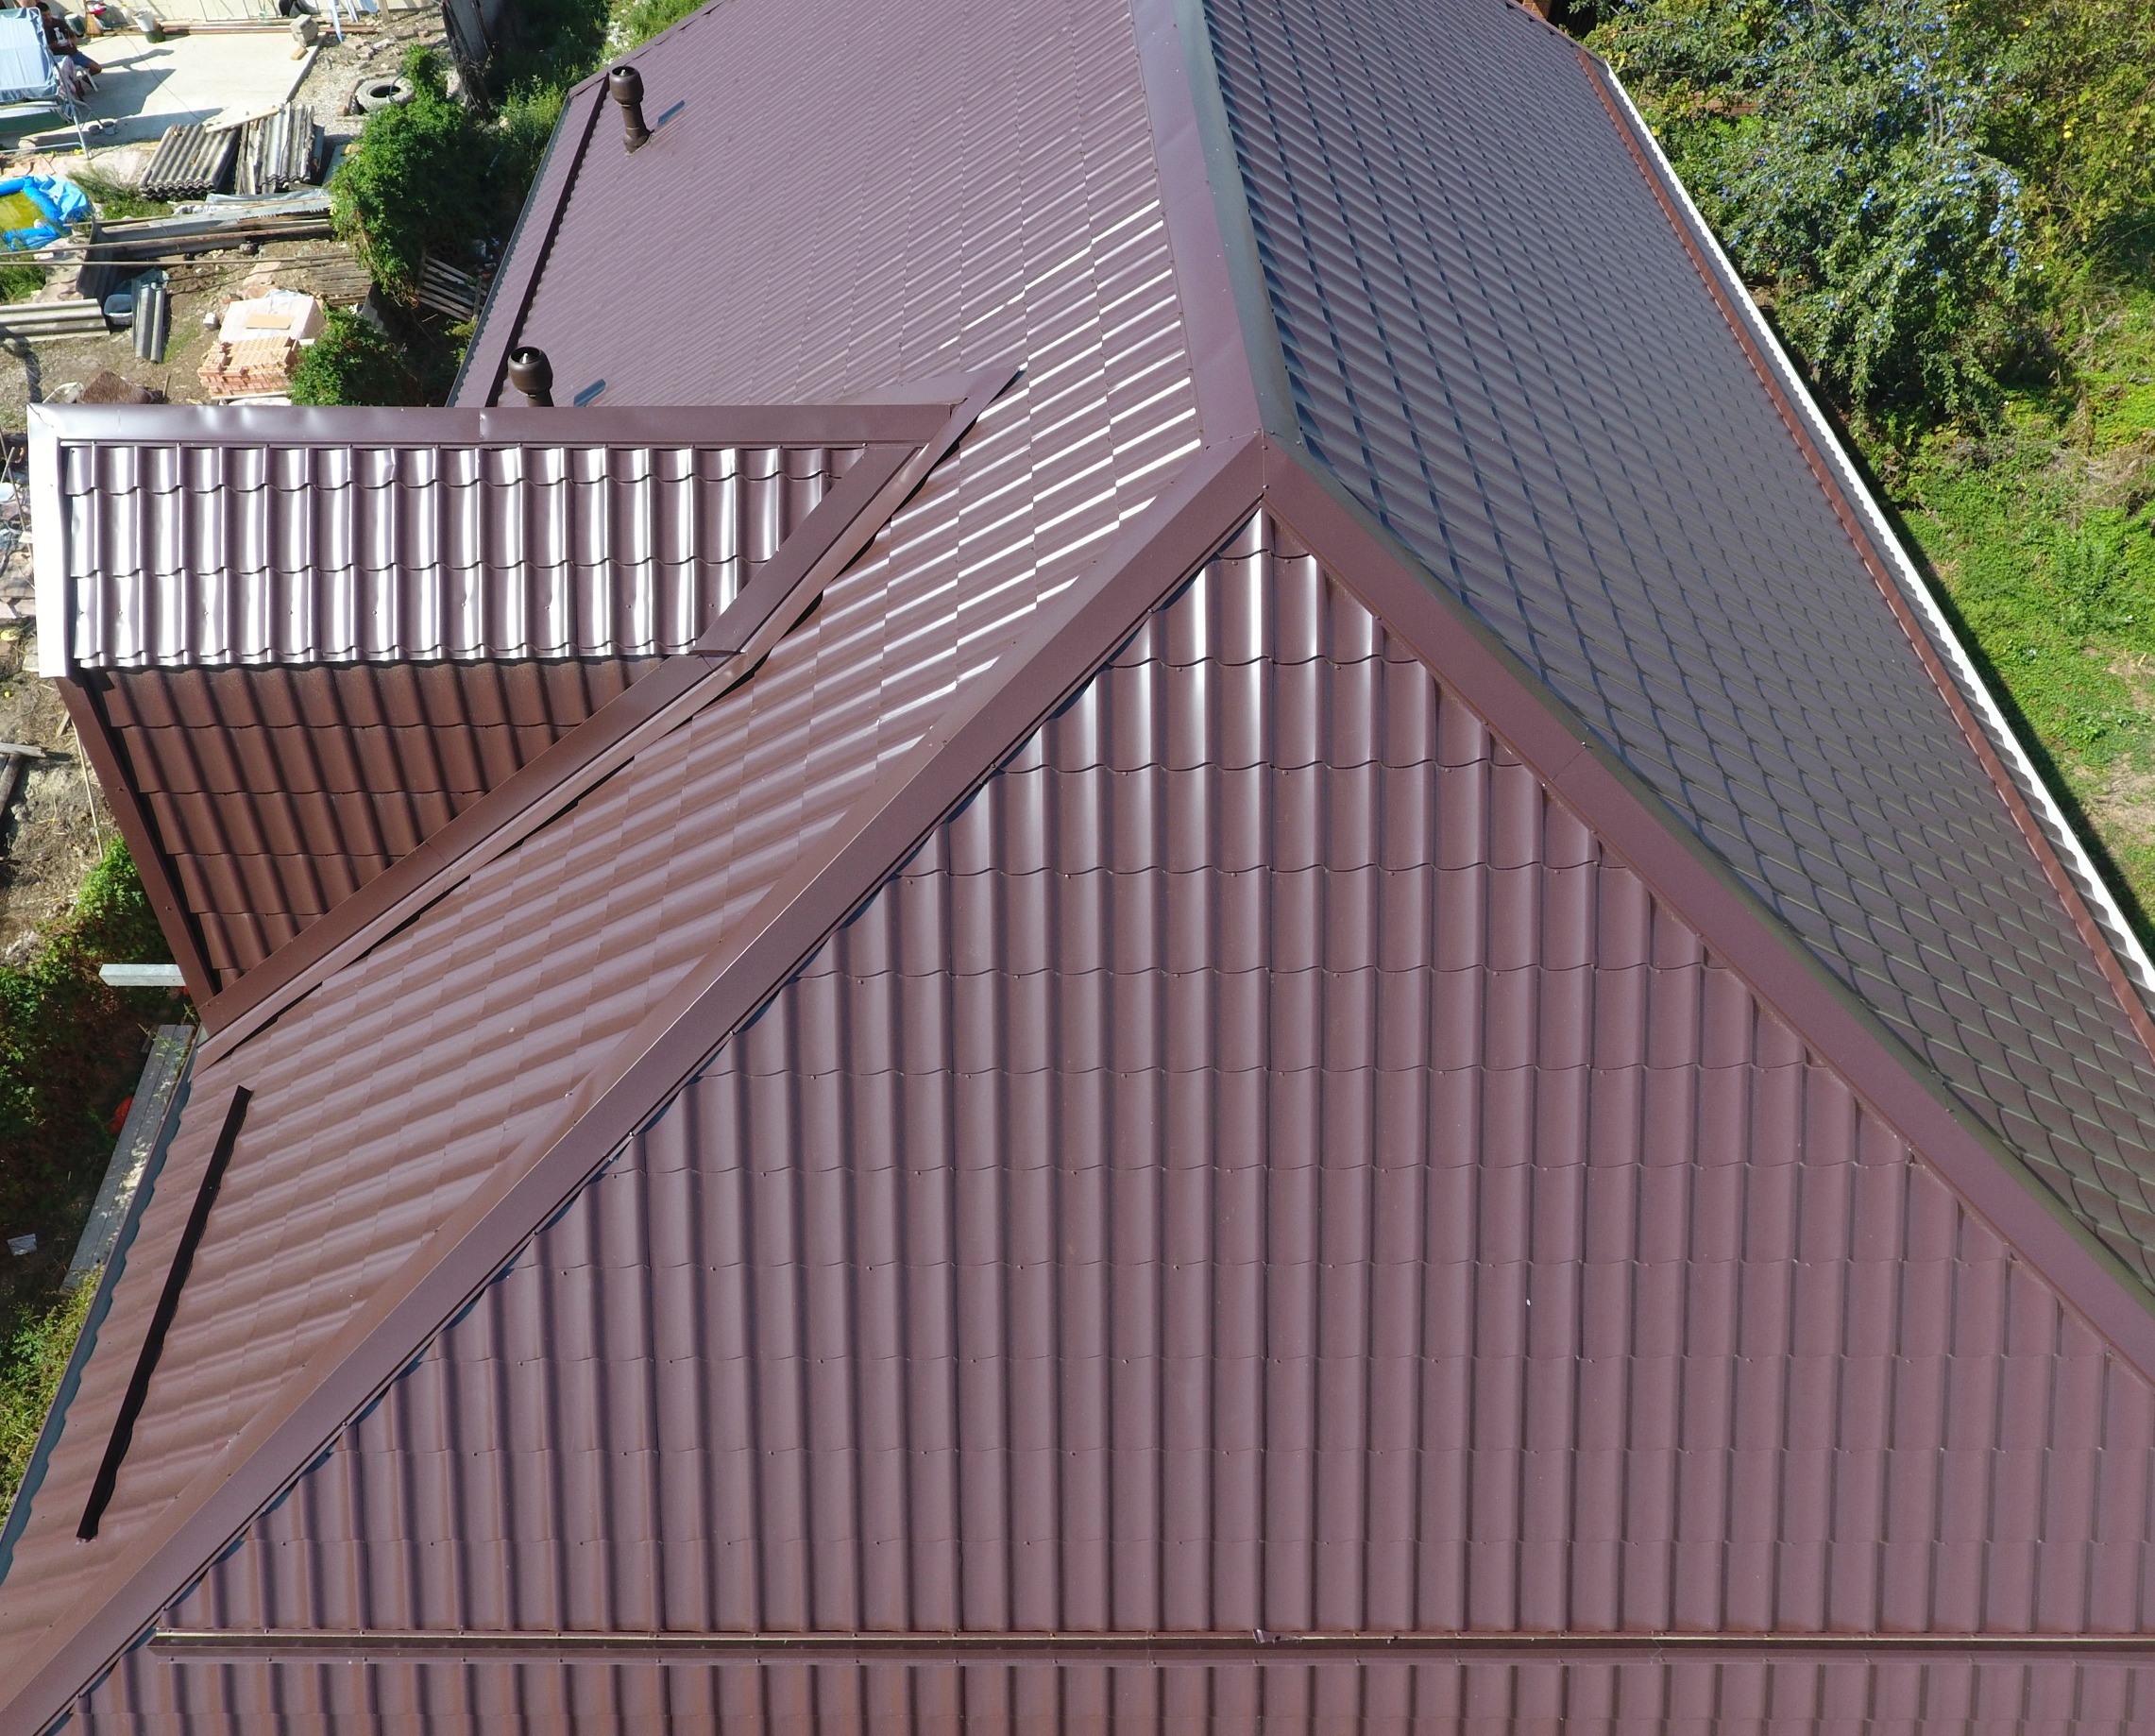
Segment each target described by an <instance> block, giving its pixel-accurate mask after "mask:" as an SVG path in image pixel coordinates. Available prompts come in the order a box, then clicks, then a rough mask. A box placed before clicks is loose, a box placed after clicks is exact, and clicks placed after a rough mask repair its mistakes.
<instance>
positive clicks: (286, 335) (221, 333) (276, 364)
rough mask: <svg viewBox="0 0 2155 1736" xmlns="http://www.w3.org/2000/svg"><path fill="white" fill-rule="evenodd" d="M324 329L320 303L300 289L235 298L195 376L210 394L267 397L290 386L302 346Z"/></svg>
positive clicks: (218, 396) (274, 290)
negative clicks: (301, 293) (302, 292)
mask: <svg viewBox="0 0 2155 1736" xmlns="http://www.w3.org/2000/svg"><path fill="white" fill-rule="evenodd" d="M321 329H322V304H321V303H320V302H319V301H317V300H315V299H314V297H312V296H304V295H300V294H299V293H298V292H297V291H296V290H289V289H273V290H271V291H270V292H269V293H268V294H267V295H263V296H257V297H254V298H250V299H247V300H244V301H235V302H233V303H232V304H231V306H230V307H229V308H228V309H227V310H226V312H225V317H224V323H223V324H222V325H220V326H219V327H218V329H217V341H216V342H215V343H213V344H212V345H211V346H210V350H209V353H208V354H207V355H205V356H204V357H203V358H202V366H200V367H199V368H198V369H196V370H195V377H196V378H197V379H199V380H200V381H201V382H202V389H203V390H204V391H205V392H207V393H208V394H209V395H210V396H211V397H212V398H263V397H270V396H274V395H275V394H277V393H280V392H283V391H285V390H287V389H288V388H289V387H290V386H291V383H292V368H293V365H294V364H295V363H297V361H298V359H299V349H300V346H301V345H302V344H303V343H305V342H306V341H307V340H309V339H311V338H313V337H314V336H315V335H316V334H317V333H318V332H320V331H321Z"/></svg>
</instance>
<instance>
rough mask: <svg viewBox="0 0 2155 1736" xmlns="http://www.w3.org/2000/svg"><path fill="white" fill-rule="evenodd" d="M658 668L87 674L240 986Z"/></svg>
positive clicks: (581, 662) (200, 919)
mask: <svg viewBox="0 0 2155 1736" xmlns="http://www.w3.org/2000/svg"><path fill="white" fill-rule="evenodd" d="M649 667H650V660H649V659H641V660H637V661H630V660H626V659H618V658H617V659H611V660H601V659H598V658H585V659H576V660H569V661H563V662H558V663H507V662H494V661H489V662H460V663H416V664H415V663H322V664H314V665H313V666H300V667H293V666H290V665H283V664H272V665H267V666H253V667H246V666H243V667H239V668H230V669H199V668H189V667H181V668H178V669H165V668H161V667H153V668H148V669H133V670H83V671H78V672H77V673H76V677H75V679H76V683H77V685H78V686H79V687H80V688H81V689H83V691H84V692H85V693H86V694H87V695H88V697H89V700H90V703H91V704H92V706H94V707H95V708H96V709H97V710H98V711H99V712H100V713H101V714H102V716H103V717H104V718H105V720H106V721H107V723H108V725H109V728H110V736H111V738H112V748H113V752H114V755H115V757H117V759H118V760H119V762H120V764H121V766H122V768H123V770H124V773H125V775H126V779H127V788H128V789H130V790H131V791H134V792H135V793H136V794H137V795H138V796H139V798H140V799H141V801H142V802H143V803H144V805H145V806H146V808H147V809H148V815H149V819H150V822H151V824H152V825H153V826H154V828H155V830H156V833H157V837H158V840H159V842H160V843H161V846H162V848H163V852H164V854H165V856H166V857H167V858H168V859H169V860H170V863H171V867H172V871H173V874H174V875H175V877H177V879H178V886H179V891H180V894H181V895H182V897H183V898H184V900H185V903H186V906H187V909H188V911H190V913H191V914H192V915H193V918H194V920H195V925H196V927H197V928H198V929H199V931H200V933H201V936H202V946H203V952H204V955H205V958H206V960H207V962H208V964H209V967H210V970H211V972H212V977H213V979H214V980H215V981H216V982H218V983H219V984H220V985H222V984H229V983H230V982H232V981H234V980H236V979H238V978H239V977H240V976H241V975H242V974H244V973H245V972H246V971H248V970H250V969H252V968H253V967H254V966H255V965H257V964H259V963H261V962H263V960H264V959H266V958H268V957H269V956H270V955H271V954H272V953H273V952H275V951H276V950H277V948H278V947H280V946H281V945H284V944H285V943H286V942H288V941H290V940H291V939H293V938H294V937H295V936H296V935H297V934H298V933H299V931H300V930H301V929H303V928H306V927H307V926H308V925H309V924H310V923H312V922H314V920H316V919H317V918H319V917H320V916H322V915H324V914H326V913H327V912H328V911H331V909H333V908H335V907H336V906H337V905H339V904H341V903H342V902H343V901H344V900H345V899H347V898H348V897H350V896H351V895H352V894H354V893H356V892H357V891H358V890H359V889H360V888H361V887H363V886H365V884H366V883H367V882H368V881H370V880H371V879H373V878H374V877H375V876H376V875H378V874H380V873H382V871H383V870H384V869H386V868H387V867H388V866H389V865H390V864H391V863H392V862H395V861H397V860H398V859H400V858H402V857H403V856H405V855H407V854H409V853H410V852H411V851H413V850H416V849H417V848H418V846H419V845H420V843H421V842H424V841H425V840H426V839H427V838H429V837H430V836H432V835H433V833H435V832H437V831H439V830H440V829H441V827H442V826H443V825H446V824H447V823H448V822H449V821H450V819H452V818H453V817H454V816H455V815H457V814H459V813H462V812H464V811H466V810H467V808H470V807H471V806H472V805H473V804H474V803H475V802H477V801H478V800H479V798H480V797H482V796H484V794H485V793H486V792H487V791H489V790H493V789H496V788H498V787H499V786H500V785H501V784H502V783H503V782H505V781H506V780H507V779H508V778H509V777H510V776H512V775H513V774H515V773H516V772H518V770H519V769H521V768H522V767H524V766H526V765H529V764H530V763H531V762H532V761H533V760H534V759H535V758H536V757H538V756H539V755H540V754H542V753H544V752H545V751H546V750H547V749H548V748H549V747H551V746H552V745H553V744H554V743H555V742H556V741H558V740H561V738H562V737H563V736H565V735H566V734H568V731H569V730H571V729H573V728H574V727H575V726H576V725H577V724H579V723H583V722H584V721H585V719H586V718H588V717H590V716H591V715H592V714H593V713H594V712H596V711H597V710H598V709H599V708H600V707H601V706H603V705H605V704H606V702H607V701H609V700H611V699H613V698H615V697H616V696H617V695H619V693H621V692H622V691H624V690H625V689H627V687H628V686H629V684H630V683H631V682H632V681H634V680H635V679H636V676H637V675H638V674H639V673H641V672H644V670H646V669H648V668H649Z"/></svg>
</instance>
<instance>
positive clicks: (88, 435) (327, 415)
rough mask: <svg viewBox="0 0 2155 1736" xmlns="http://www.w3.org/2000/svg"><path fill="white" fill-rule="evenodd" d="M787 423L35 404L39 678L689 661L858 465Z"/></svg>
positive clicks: (578, 414)
mask: <svg viewBox="0 0 2155 1736" xmlns="http://www.w3.org/2000/svg"><path fill="white" fill-rule="evenodd" d="M714 401H719V400H714ZM796 401H799V400H796ZM846 414H847V413H846V412H843V411H841V410H838V409H835V408H834V409H832V410H827V411H824V412H823V417H824V418H825V422H826V426H827V425H828V424H829V420H830V418H833V417H842V416H844V415H846ZM850 415H851V417H852V419H853V420H855V421H856V422H857V423H858V427H857V430H856V431H855V434H856V437H857V438H861V439H862V440H864V441H865V440H867V439H870V438H874V436H875V434H876V424H877V421H878V419H879V417H878V412H877V411H876V410H875V409H874V408H873V407H867V406H863V407H859V408H857V409H855V410H853V411H852V412H850ZM751 417H753V418H755V419H760V420H761V421H762V422H763V423H764V425H765V427H767V428H769V429H770V430H771V433H770V434H767V435H766V436H765V437H766V439H767V440H768V441H769V443H768V444H745V443H743V442H742V440H741V439H740V437H739V435H738V434H734V433H733V432H732V431H731V430H730V429H729V428H728V426H727V424H728V423H729V422H731V423H734V424H736V425H738V424H740V423H742V422H743V421H744V420H747V419H749V418H751ZM786 417H787V413H786V412H784V411H776V412H772V411H764V412H760V413H756V412H749V413H747V415H746V416H745V417H744V415H743V413H740V412H731V413H729V412H728V411H725V410H715V411H705V412H703V413H700V414H699V415H697V416H692V417H683V416H679V415H663V414H660V415H653V414H652V413H648V412H646V413H635V412H620V411H610V410H585V409H562V410H556V411H534V410H510V411H501V410H496V411H473V410H387V411H367V412H359V413H353V412H341V413H338V412H303V413H300V414H299V415H297V416H294V417H287V416H277V417H268V418H264V417H263V415H262V414H261V413H260V412H254V411H234V410H229V409H206V408H200V407H195V406H178V405H175V406H169V407H160V408H157V409H155V410H141V409H136V410H134V412H133V414H131V415H128V416H114V415H113V414H112V412H111V410H110V409H109V408H106V407H98V406H82V405H63V406H59V407H58V408H49V407H45V406H39V408H38V412H37V415H36V416H35V417H33V424H34V436H33V448H34V451H35V452H36V457H35V459H34V460H33V462H34V464H35V465H36V467H37V469H38V475H37V477H36V479H35V481H34V484H33V486H35V487H36V488H38V489H39V490H40V491H41V492H42V494H43V495H44V496H45V497H46V498H45V499H43V500H41V502H40V510H41V513H42V521H43V522H46V523H50V524H56V525H59V526H60V527H62V528H61V531H60V534H59V536H54V537H51V538H49V539H48V540H49V541H51V543H52V544H53V546H52V547H51V548H49V549H48V548H46V547H44V546H43V544H42V543H41V545H40V549H39V559H40V569H41V571H40V579H41V591H40V597H39V619H40V620H43V621H53V622H54V623H56V625H57V624H59V623H65V628H66V630H65V631H64V632H55V633H53V634H52V635H51V638H50V642H49V644H45V645H44V647H43V649H42V652H41V656H42V660H43V663H44V665H45V669H44V672H45V673H46V674H48V675H55V676H59V675H67V674H71V673H73V672H75V671H76V669H136V668H145V667H149V666H152V665H154V666H156V667H159V668H164V669H173V668H185V667H193V666H204V667H218V666H223V665H229V664H240V663H250V664H251V663H284V664H311V663H338V662H355V661H357V662H432V661H437V660H442V659H458V658H461V659H471V658H501V659H506V660H512V661H513V660H531V659H543V658H561V657H597V658H617V657H645V656H656V655H664V654H666V653H669V652H680V651H686V650H687V649H688V648H689V647H690V646H691V645H693V644H694V643H695V641H696V638H697V636H698V634H699V633H701V632H702V631H703V629H704V627H706V626H708V625H709V624H710V622H711V621H712V620H714V619H715V618H716V616H717V614H718V612H719V611H720V610H721V608H723V607H724V606H725V604H727V603H729V602H730V601H732V599H733V598H734V597H735V596H736V595H737V594H738V592H739V590H740V589H741V587H743V586H744V585H745V584H746V583H747V581H748V579H749V578H750V577H751V576H752V575H753V573H754V572H755V570H756V568H757V567H758V566H759V565H761V564H762V563H764V562H767V561H768V560H770V558H771V557H772V555H773V554H774V553H776V552H777V549H778V546H779V544H780V543H782V542H783V541H784V540H785V538H786V536H787V535H788V534H789V532H790V531H791V530H792V529H793V528H794V527H795V526H797V525H798V524H800V523H801V522H802V520H803V519H806V517H807V515H808V514H809V512H810V511H812V510H813V509H814V507H815V505H816V502H818V501H820V500H821V499H822V498H823V495H824V493H825V492H826V491H827V490H828V489H829V488H830V487H831V486H832V485H834V484H835V483H836V482H837V481H838V480H839V479H840V477H842V476H843V475H844V474H845V472H846V471H847V470H848V469H849V468H851V467H852V465H853V464H854V463H855V462H857V460H858V459H859V457H860V455H861V450H860V447H859V446H851V447H840V448H837V449H835V450H834V449H832V448H830V447H828V446H799V445H789V443H787V442H786V441H785V440H784V439H783V437H782V435H780V434H779V429H780V428H781V427H782V424H783V421H784V420H785V419H786ZM793 419H796V420H806V419H807V417H806V416H805V415H804V414H802V413H800V412H795V413H793ZM880 419H889V417H888V416H887V415H886V416H885V417H882V418H880ZM882 437H883V438H885V439H891V438H894V437H895V430H892V431H891V432H889V433H886V434H883V436H882Z"/></svg>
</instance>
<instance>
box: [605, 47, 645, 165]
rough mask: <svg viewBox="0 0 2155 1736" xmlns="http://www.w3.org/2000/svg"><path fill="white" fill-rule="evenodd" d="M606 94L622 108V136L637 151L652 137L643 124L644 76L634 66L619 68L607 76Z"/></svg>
mask: <svg viewBox="0 0 2155 1736" xmlns="http://www.w3.org/2000/svg"><path fill="white" fill-rule="evenodd" d="M606 94H607V95H609V96H611V97H612V98H613V99H614V100H615V101H616V102H618V103H619V104H620V106H621V136H622V137H623V138H624V139H625V140H626V141H627V142H628V147H629V149H631V150H632V151H633V150H636V148H638V147H639V146H640V145H642V144H643V142H644V141H645V140H646V139H648V138H650V137H651V128H648V127H646V126H645V125H644V124H643V75H642V74H641V73H639V72H637V71H636V68H635V67H633V66H617V67H615V68H614V70H613V71H612V72H610V73H608V74H607V75H606Z"/></svg>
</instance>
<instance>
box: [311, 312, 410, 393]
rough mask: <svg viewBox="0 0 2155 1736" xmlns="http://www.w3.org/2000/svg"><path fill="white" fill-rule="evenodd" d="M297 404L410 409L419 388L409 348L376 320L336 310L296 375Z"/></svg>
mask: <svg viewBox="0 0 2155 1736" xmlns="http://www.w3.org/2000/svg"><path fill="white" fill-rule="evenodd" d="M292 401H293V402H294V403H296V404H409V403H416V402H417V401H418V383H417V382H416V380H415V379H414V378H413V373H412V365H411V359H410V358H409V357H408V356H407V355H406V354H405V353H404V349H403V346H402V345H400V344H399V343H398V342H397V340H396V339H395V338H393V337H391V336H390V335H389V334H388V333H387V332H384V331H382V328H381V327H380V326H378V325H376V324H374V322H373V321H371V320H367V319H362V318H361V317H360V316H359V315H357V314H352V313H347V312H346V311H345V310H344V309H342V308H334V309H332V310H331V313H330V315H329V320H328V324H327V326H326V327H325V329H324V330H323V332H322V334H321V336H319V337H318V338H316V339H315V340H314V343H312V344H311V345H309V346H308V347H307V348H306V349H303V350H301V351H300V352H299V362H298V366H296V367H294V368H293V370H292Z"/></svg>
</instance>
